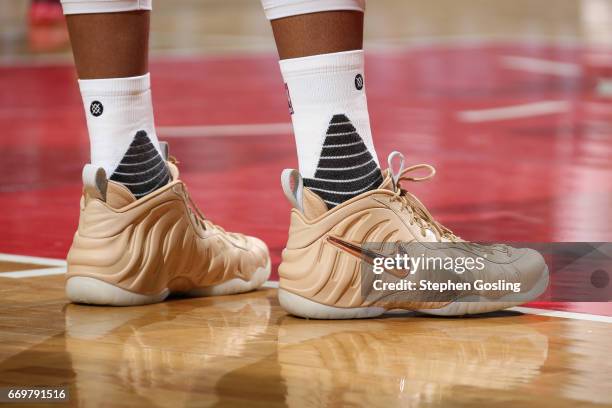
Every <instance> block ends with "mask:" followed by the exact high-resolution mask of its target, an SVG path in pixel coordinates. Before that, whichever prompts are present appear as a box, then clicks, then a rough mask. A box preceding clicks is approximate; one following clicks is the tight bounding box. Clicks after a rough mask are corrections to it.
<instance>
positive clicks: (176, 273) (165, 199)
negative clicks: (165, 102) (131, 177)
mask: <svg viewBox="0 0 612 408" xmlns="http://www.w3.org/2000/svg"><path fill="white" fill-rule="evenodd" d="M168 168H169V169H170V172H171V173H172V180H171V181H170V182H169V183H168V184H167V185H166V186H165V187H162V188H160V189H158V190H156V191H154V192H152V193H150V194H148V195H146V196H144V197H142V198H140V199H138V200H137V199H136V198H135V197H134V196H133V195H132V193H131V192H130V191H129V190H128V189H127V188H126V187H124V186H123V185H121V184H118V183H115V182H113V181H109V180H107V178H106V174H105V172H104V170H103V169H98V168H94V167H92V166H91V165H87V166H85V169H84V171H83V180H84V184H85V189H84V193H83V197H82V199H81V215H80V219H79V228H78V231H77V232H76V233H75V236H74V241H73V243H72V247H71V248H70V252H69V253H68V259H67V262H68V273H67V281H66V294H67V295H68V298H69V299H70V300H71V301H73V302H78V303H90V304H101V305H114V306H129V305H143V304H148V303H155V302H161V301H163V300H164V299H165V298H166V297H167V296H168V295H169V294H170V293H181V294H185V295H188V296H209V295H227V294H232V293H241V292H246V291H250V290H253V289H255V288H257V287H259V286H261V285H262V284H263V283H264V282H265V281H266V280H267V279H268V277H269V275H270V257H269V254H268V248H267V247H266V244H264V243H263V242H262V241H261V240H259V239H257V238H253V237H247V236H244V235H241V234H236V233H229V232H226V231H225V230H223V228H221V227H218V226H216V225H215V224H213V223H212V222H211V221H209V220H207V219H206V218H204V217H203V216H202V214H201V212H200V211H199V210H198V209H197V207H196V206H195V204H194V203H193V201H192V200H191V198H190V197H189V194H188V192H187V188H186V187H185V185H184V184H183V182H182V181H181V180H179V178H178V169H177V167H176V166H175V164H174V160H171V161H170V162H168Z"/></svg>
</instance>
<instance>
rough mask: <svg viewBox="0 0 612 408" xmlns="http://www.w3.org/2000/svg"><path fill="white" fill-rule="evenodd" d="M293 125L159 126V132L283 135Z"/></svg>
mask: <svg viewBox="0 0 612 408" xmlns="http://www.w3.org/2000/svg"><path fill="white" fill-rule="evenodd" d="M292 132H293V127H292V126H291V123H289V122H282V123H255V124H244V125H201V126H158V127H157V133H158V134H159V135H161V136H163V137H166V138H168V137H169V138H172V137H218V136H281V135H283V136H284V135H289V134H291V133H292Z"/></svg>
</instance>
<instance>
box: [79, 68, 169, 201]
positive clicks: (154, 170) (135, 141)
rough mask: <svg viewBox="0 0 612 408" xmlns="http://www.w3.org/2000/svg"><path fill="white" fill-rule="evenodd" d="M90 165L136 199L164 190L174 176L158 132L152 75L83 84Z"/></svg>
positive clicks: (81, 81)
mask: <svg viewBox="0 0 612 408" xmlns="http://www.w3.org/2000/svg"><path fill="white" fill-rule="evenodd" d="M79 87H80V89H81V96H82V97H83V106H84V107H85V115H86V117H87V129H88V130H89V141H90V149H91V164H93V165H95V166H99V167H103V168H104V170H105V171H106V174H107V175H109V179H111V180H113V181H116V182H119V183H121V184H123V185H125V186H126V187H127V188H128V189H129V190H130V191H131V192H132V193H133V194H134V196H136V198H140V197H142V196H144V195H147V194H149V193H151V192H153V191H155V190H156V189H158V188H160V187H162V186H164V185H165V184H167V183H168V181H169V180H170V173H169V170H168V168H167V166H166V164H165V161H164V160H163V158H162V155H161V150H160V147H159V142H158V140H157V135H156V133H155V123H154V120H153V106H152V103H151V82H150V78H149V74H146V75H142V76H138V77H129V78H109V79H86V80H79Z"/></svg>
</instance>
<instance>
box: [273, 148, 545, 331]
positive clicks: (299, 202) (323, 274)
mask: <svg viewBox="0 0 612 408" xmlns="http://www.w3.org/2000/svg"><path fill="white" fill-rule="evenodd" d="M397 157H399V158H400V160H401V164H400V170H399V171H398V172H394V171H393V170H392V169H391V167H392V165H391V164H392V161H393V160H394V158H397ZM389 167H390V168H389V170H387V171H386V172H385V177H384V181H383V183H382V185H381V186H380V187H379V188H378V189H376V190H372V191H368V192H365V193H363V194H361V195H359V196H357V197H354V198H352V199H351V200H348V201H346V202H344V203H342V204H340V205H338V206H337V207H335V208H333V209H331V210H328V209H327V206H326V205H325V203H324V202H323V201H322V200H321V199H320V198H319V196H318V195H316V194H315V193H313V192H312V191H310V190H308V189H307V188H304V187H303V184H302V183H301V177H300V175H299V173H298V172H297V171H296V170H285V171H284V172H283V175H282V180H281V181H282V186H283V189H284V191H285V195H286V196H287V198H288V199H289V201H290V202H291V203H292V205H293V207H294V208H293V209H292V211H291V224H290V228H289V239H288V242H287V246H286V248H285V250H284V251H283V254H282V263H281V265H280V267H279V275H280V288H279V300H280V304H281V305H282V306H283V307H284V308H285V310H287V311H288V312H290V313H292V314H294V315H297V316H302V317H307V318H318V319H351V318H363V317H373V316H378V315H381V314H383V313H385V312H386V311H388V310H391V309H401V310H419V311H422V312H425V313H431V314H438V315H463V314H473V313H483V312H490V311H494V310H501V309H505V308H507V307H511V306H515V305H518V304H522V303H525V302H526V301H529V300H532V299H535V298H536V297H537V296H539V295H540V294H541V293H542V292H543V291H544V290H545V289H546V287H547V285H548V268H547V266H546V263H545V262H544V259H543V257H542V256H541V255H540V254H539V253H538V252H537V251H534V250H531V249H515V248H510V247H508V246H505V245H492V246H484V245H478V244H471V243H465V241H463V240H461V239H460V238H459V237H457V236H455V235H454V234H453V233H452V232H451V231H450V230H449V229H448V228H445V227H444V226H442V225H441V224H439V223H438V222H436V221H435V220H434V219H433V217H432V216H431V214H430V213H429V211H428V210H427V209H426V208H425V206H424V205H423V204H422V203H421V202H420V201H419V200H418V199H417V198H416V197H415V196H414V195H412V194H410V193H409V192H408V191H406V190H404V189H402V188H401V186H400V184H401V183H402V182H406V181H423V180H426V179H429V178H430V177H432V176H433V174H435V170H434V168H433V167H432V166H429V165H417V166H412V167H410V168H407V169H403V156H401V154H400V153H397V152H394V153H392V154H391V155H390V156H389ZM423 169H426V170H429V171H430V174H429V175H427V176H425V177H420V178H417V177H411V176H410V175H409V173H412V172H414V171H418V170H423ZM372 243H375V245H379V246H380V245H382V246H385V245H387V244H391V245H392V246H395V247H397V245H398V244H399V245H402V247H403V246H404V245H406V244H409V245H415V246H419V245H420V246H421V247H422V248H424V250H425V253H426V254H427V255H432V253H435V252H436V251H446V253H452V256H455V257H456V256H459V255H460V254H461V253H462V252H465V253H470V254H472V255H477V256H482V261H483V263H484V265H485V267H484V269H483V270H480V271H470V273H466V274H464V275H458V274H457V273H454V272H453V273H445V272H443V273H442V275H441V274H440V272H439V271H433V272H432V273H431V275H429V278H433V279H434V280H435V279H438V280H440V281H442V282H443V281H446V280H447V278H451V279H455V280H456V281H462V282H470V284H473V283H474V281H475V280H484V281H485V282H498V281H500V280H503V281H504V282H507V283H509V284H515V283H518V284H520V293H515V292H514V291H512V290H511V289H509V288H501V289H500V288H496V290H492V289H491V288H488V290H482V288H480V289H476V288H471V290H458V291H448V292H447V293H446V294H445V295H437V294H435V293H432V294H426V295H425V296H423V294H422V293H421V294H420V295H419V296H416V295H414V292H412V293H411V292H408V291H405V290H404V289H402V290H398V291H396V292H394V291H393V290H391V291H389V290H386V291H381V292H373V291H372V290H371V289H370V288H367V287H365V286H364V285H368V284H370V283H371V282H372V277H371V276H368V275H367V273H368V269H367V268H365V269H364V268H363V261H368V262H371V261H372V257H374V256H375V255H376V254H377V253H376V252H375V251H374V252H373V251H372V250H371V248H372V247H371V246H370V244H372ZM434 243H437V244H434ZM378 254H383V255H384V256H389V255H390V254H389V253H387V252H378ZM364 271H365V272H364ZM398 272H399V271H398ZM404 272H405V271H404ZM370 275H371V273H370ZM415 276H416V275H415ZM399 277H400V278H406V275H404V276H403V277H402V276H399Z"/></svg>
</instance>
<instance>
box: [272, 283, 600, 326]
mask: <svg viewBox="0 0 612 408" xmlns="http://www.w3.org/2000/svg"><path fill="white" fill-rule="evenodd" d="M262 287H264V288H278V281H267V282H266V283H264V284H263V285H262ZM506 310H511V311H513V312H520V313H524V314H531V315H538V316H546V317H559V318H562V319H575V320H587V321H591V322H602V323H612V317H610V316H600V315H593V314H588V313H574V312H565V311H561V310H548V309H536V308H533V307H512V308H509V309H506Z"/></svg>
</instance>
